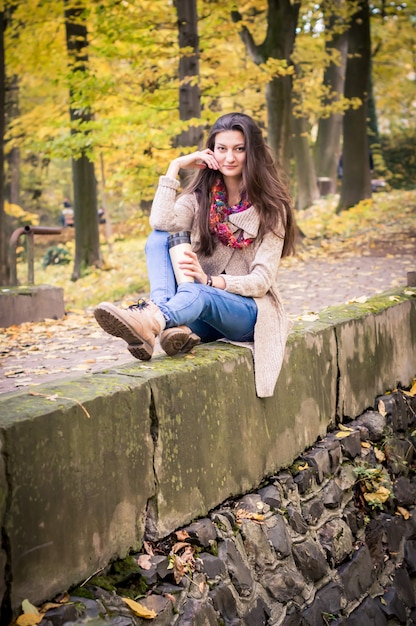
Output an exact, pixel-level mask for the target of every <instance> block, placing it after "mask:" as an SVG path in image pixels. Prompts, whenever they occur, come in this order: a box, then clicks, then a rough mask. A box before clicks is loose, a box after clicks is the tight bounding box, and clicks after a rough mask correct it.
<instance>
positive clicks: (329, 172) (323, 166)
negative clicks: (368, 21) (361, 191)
mask: <svg viewBox="0 0 416 626" xmlns="http://www.w3.org/2000/svg"><path fill="white" fill-rule="evenodd" d="M325 22H326V33H327V34H329V33H331V31H332V30H333V27H334V13H333V9H332V8H331V11H330V15H329V17H328V19H327V20H325ZM325 48H326V52H327V54H328V56H329V58H330V59H332V58H334V50H336V51H337V52H338V58H339V63H334V62H333V61H331V62H330V64H329V65H328V67H327V68H326V69H325V72H324V88H326V89H327V90H328V96H327V98H326V101H325V102H324V104H326V105H329V106H330V105H331V104H332V103H333V102H336V101H337V100H339V98H340V96H341V95H342V94H343V92H344V82H345V67H346V61H347V48H348V39H347V33H346V32H344V33H341V34H337V33H336V32H335V33H332V37H331V39H329V40H328V39H327V40H326V44H325ZM342 121H343V115H342V114H341V113H332V114H331V115H329V116H328V117H321V118H320V120H319V123H318V134H317V138H316V143H315V148H314V160H315V169H316V174H317V176H318V178H329V179H330V181H331V185H330V189H331V193H335V191H336V180H337V167H338V161H339V157H340V152H341V149H340V148H341V145H340V144H341V136H342Z"/></svg>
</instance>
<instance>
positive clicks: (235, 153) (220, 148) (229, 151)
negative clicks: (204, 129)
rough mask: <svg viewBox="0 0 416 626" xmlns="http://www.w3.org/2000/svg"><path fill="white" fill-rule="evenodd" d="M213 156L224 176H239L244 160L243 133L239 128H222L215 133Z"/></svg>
mask: <svg viewBox="0 0 416 626" xmlns="http://www.w3.org/2000/svg"><path fill="white" fill-rule="evenodd" d="M214 156H215V159H216V161H217V163H218V165H219V166H220V172H221V174H222V175H223V176H224V177H232V178H241V176H242V173H243V167H244V163H245V161H246V147H245V141H244V135H243V133H242V132H241V131H240V130H224V131H222V132H221V133H217V135H216V136H215V144H214Z"/></svg>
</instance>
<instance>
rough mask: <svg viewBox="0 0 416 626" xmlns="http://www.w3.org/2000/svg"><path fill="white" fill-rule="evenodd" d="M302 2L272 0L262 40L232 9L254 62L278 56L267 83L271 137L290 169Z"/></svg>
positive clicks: (279, 158)
mask: <svg viewBox="0 0 416 626" xmlns="http://www.w3.org/2000/svg"><path fill="white" fill-rule="evenodd" d="M300 6H301V2H300V1H299V2H296V1H294V2H291V1H290V0H268V5H267V7H268V8H267V30H266V36H265V38H264V40H263V42H262V43H261V44H256V43H255V40H254V37H253V35H252V33H251V32H250V31H249V29H248V28H247V26H246V25H245V24H244V22H243V16H242V15H241V14H240V13H239V12H238V11H234V12H233V13H232V18H233V20H234V21H236V22H241V23H242V26H241V29H240V35H241V38H242V40H243V41H244V43H245V46H246V49H247V52H248V54H249V55H250V57H251V58H252V60H253V61H254V63H256V64H265V63H267V62H269V61H270V60H278V61H280V63H279V64H276V66H275V70H276V71H275V75H274V76H273V77H272V78H271V79H270V81H269V82H268V83H267V86H266V107H267V138H268V143H269V145H270V146H271V148H272V149H273V151H274V153H275V155H276V160H277V163H278V165H279V166H280V167H281V168H282V169H283V170H284V171H285V172H286V173H288V172H289V170H290V154H291V151H290V133H291V116H292V71H291V70H290V69H289V71H287V69H288V68H290V67H291V65H292V60H291V56H292V52H293V47H294V43H295V38H296V27H297V23H298V16H299V10H300Z"/></svg>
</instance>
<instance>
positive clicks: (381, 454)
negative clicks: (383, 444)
mask: <svg viewBox="0 0 416 626" xmlns="http://www.w3.org/2000/svg"><path fill="white" fill-rule="evenodd" d="M374 454H375V457H376V459H377V461H378V462H379V463H383V461H385V460H386V455H385V454H384V452H383V450H380V449H379V448H374Z"/></svg>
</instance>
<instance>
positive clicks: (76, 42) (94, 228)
mask: <svg viewBox="0 0 416 626" xmlns="http://www.w3.org/2000/svg"><path fill="white" fill-rule="evenodd" d="M65 30H66V42H67V48H68V55H69V63H70V69H71V74H70V81H71V86H70V118H71V132H72V134H73V135H75V137H76V138H77V139H79V148H78V150H77V154H75V155H74V156H73V157H72V172H73V174H72V175H73V188H74V220H75V263H74V269H73V274H72V279H73V280H77V279H78V278H80V276H81V275H82V273H83V271H84V269H85V268H86V267H88V266H91V265H95V266H96V267H100V265H101V255H100V244H99V231H98V211H97V208H98V207H97V185H96V179H95V168H94V163H93V161H92V160H90V158H89V156H88V150H87V149H88V141H89V134H90V122H91V121H92V119H93V116H92V112H91V110H90V105H89V102H88V101H85V96H84V100H83V94H82V89H79V88H77V87H79V86H80V83H81V81H82V79H83V76H84V75H85V74H86V73H87V71H88V70H87V66H88V54H87V46H88V40H87V27H86V23H85V6H84V4H83V2H82V1H81V2H74V0H65Z"/></svg>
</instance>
